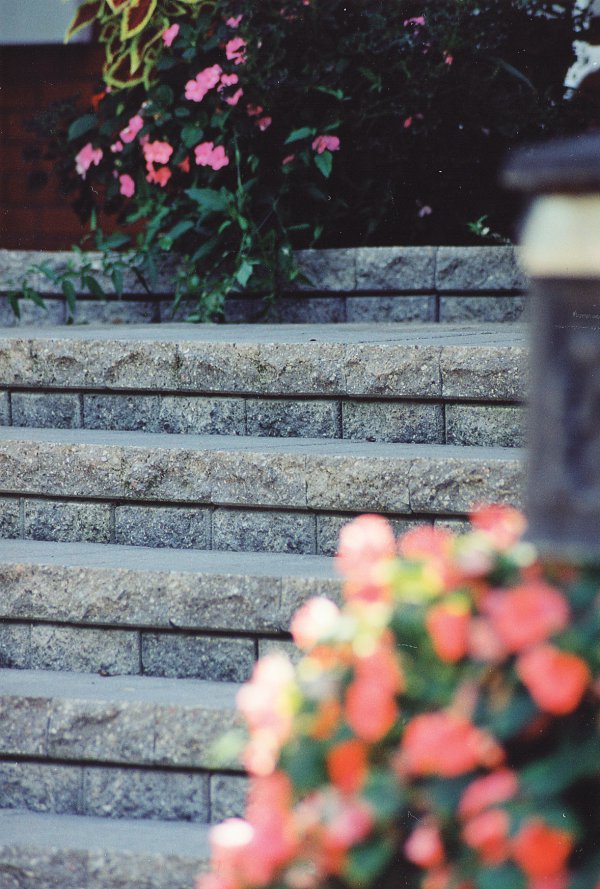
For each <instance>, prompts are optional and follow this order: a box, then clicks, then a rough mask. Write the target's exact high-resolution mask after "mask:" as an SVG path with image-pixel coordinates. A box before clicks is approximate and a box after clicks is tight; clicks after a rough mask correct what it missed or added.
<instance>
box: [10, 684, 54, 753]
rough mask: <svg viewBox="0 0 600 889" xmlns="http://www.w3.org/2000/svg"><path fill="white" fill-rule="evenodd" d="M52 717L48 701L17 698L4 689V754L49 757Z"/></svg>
mask: <svg viewBox="0 0 600 889" xmlns="http://www.w3.org/2000/svg"><path fill="white" fill-rule="evenodd" d="M49 717H50V702H49V701H48V700H46V699H45V698H41V697H40V698H32V697H30V698H15V697H12V696H11V695H8V694H5V693H3V692H2V689H1V688H0V753H3V754H6V755H7V756H16V755H21V756H45V755H46V753H47V742H46V732H47V728H48V719H49Z"/></svg>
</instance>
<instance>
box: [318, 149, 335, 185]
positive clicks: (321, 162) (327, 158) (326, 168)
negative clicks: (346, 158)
mask: <svg viewBox="0 0 600 889" xmlns="http://www.w3.org/2000/svg"><path fill="white" fill-rule="evenodd" d="M315 167H316V168H317V170H319V172H320V173H322V174H323V176H325V178H326V179H329V177H330V176H331V169H332V167H333V155H332V153H331V152H330V151H324V152H323V153H322V154H315Z"/></svg>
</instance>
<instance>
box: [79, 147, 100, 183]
mask: <svg viewBox="0 0 600 889" xmlns="http://www.w3.org/2000/svg"><path fill="white" fill-rule="evenodd" d="M102 154H103V152H102V149H101V148H94V146H93V145H92V143H91V142H88V143H87V145H84V146H83V148H82V149H81V151H80V152H79V153H78V154H76V155H75V169H76V170H77V172H78V173H79V175H80V176H81V178H82V179H85V176H86V173H87V171H88V170H89V168H90V167H91V166H92V164H93V165H94V166H95V167H97V166H98V164H99V163H100V161H101V160H102Z"/></svg>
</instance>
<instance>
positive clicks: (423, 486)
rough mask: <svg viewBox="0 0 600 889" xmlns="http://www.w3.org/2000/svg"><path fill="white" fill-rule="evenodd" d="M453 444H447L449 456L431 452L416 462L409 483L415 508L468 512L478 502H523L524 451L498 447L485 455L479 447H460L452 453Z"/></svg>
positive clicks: (512, 503)
mask: <svg viewBox="0 0 600 889" xmlns="http://www.w3.org/2000/svg"><path fill="white" fill-rule="evenodd" d="M450 447H451V445H445V446H444V449H445V450H447V451H448V455H447V456H445V457H444V456H442V455H441V454H440V457H439V459H438V458H435V457H433V456H431V457H429V458H428V459H426V460H424V459H416V460H415V461H414V462H413V465H412V467H411V472H410V483H409V484H410V500H411V505H412V509H413V510H414V511H415V512H424V513H432V512H437V513H446V514H448V515H452V514H453V513H468V512H469V511H470V510H471V509H472V508H473V506H474V505H475V504H477V503H508V504H510V505H511V506H517V507H520V506H522V488H523V475H524V471H523V466H522V464H521V459H520V454H515V455H514V456H508V455H507V451H506V449H496V451H495V454H490V452H489V451H488V452H487V455H486V458H485V459H482V458H481V456H480V455H479V454H478V453H477V450H478V449H477V448H466V447H465V448H457V449H456V450H455V452H454V454H451V453H450ZM461 451H462V454H461V453H460V452H461ZM469 452H470V453H469ZM509 453H510V452H508V454H509ZM505 455H506V456H505Z"/></svg>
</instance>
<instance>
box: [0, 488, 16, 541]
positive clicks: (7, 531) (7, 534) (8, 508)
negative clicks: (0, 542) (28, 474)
mask: <svg viewBox="0 0 600 889" xmlns="http://www.w3.org/2000/svg"><path fill="white" fill-rule="evenodd" d="M20 536H21V520H20V517H19V501H18V499H17V498H16V497H15V498H13V497H0V537H1V538H8V539H11V538H15V537H20Z"/></svg>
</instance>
